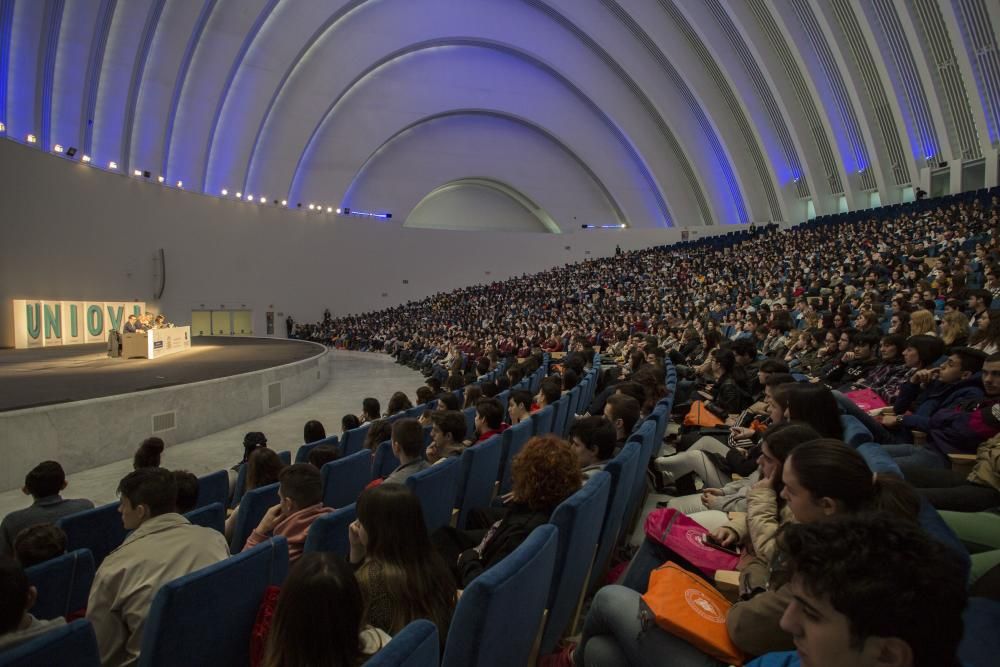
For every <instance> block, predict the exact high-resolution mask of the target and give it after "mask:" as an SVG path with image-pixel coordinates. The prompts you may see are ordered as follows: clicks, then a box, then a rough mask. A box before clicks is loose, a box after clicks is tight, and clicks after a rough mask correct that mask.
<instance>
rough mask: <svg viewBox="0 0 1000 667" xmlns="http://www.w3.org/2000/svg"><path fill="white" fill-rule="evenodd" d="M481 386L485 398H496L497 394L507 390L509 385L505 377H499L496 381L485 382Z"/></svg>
mask: <svg viewBox="0 0 1000 667" xmlns="http://www.w3.org/2000/svg"><path fill="white" fill-rule="evenodd" d="M479 386H480V387H481V388H482V390H483V398H496V397H497V394H499V393H500V392H501V391H505V390H506V389H507V387H508V386H509V385H507V380H506V379H505V378H497V381H496V382H484V383H482V384H481V385H479Z"/></svg>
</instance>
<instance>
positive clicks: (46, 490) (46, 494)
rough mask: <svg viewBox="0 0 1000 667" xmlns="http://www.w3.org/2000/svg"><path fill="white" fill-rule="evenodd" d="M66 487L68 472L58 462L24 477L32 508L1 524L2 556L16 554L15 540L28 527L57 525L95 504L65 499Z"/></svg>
mask: <svg viewBox="0 0 1000 667" xmlns="http://www.w3.org/2000/svg"><path fill="white" fill-rule="evenodd" d="M65 488H66V473H65V472H63V468H62V466H61V465H59V463H57V462H56V461H43V462H41V463H39V464H38V465H36V466H35V467H34V468H32V469H31V471H29V472H28V474H27V475H25V477H24V486H23V487H22V488H21V491H22V493H24V494H25V495H28V496H31V497H32V499H33V502H32V504H31V506H30V507H27V508H25V509H22V510H16V511H14V512H11V513H10V514H8V515H7V516H5V517H4V519H3V522H2V523H0V555H7V556H10V555H13V553H14V538H16V537H17V534H18V533H20V532H21V531H22V530H24V529H25V528H28V527H29V526H34V525H35V524H39V523H55V522H56V521H57V520H59V519H61V518H62V517H64V516H67V515H70V514H75V513H77V512H82V511H83V510H89V509H92V508H93V507H94V503H92V502H90V501H89V500H85V499H83V498H81V499H78V500H63V497H62V496H61V495H59V494H60V492H61V491H62V490H63V489H65Z"/></svg>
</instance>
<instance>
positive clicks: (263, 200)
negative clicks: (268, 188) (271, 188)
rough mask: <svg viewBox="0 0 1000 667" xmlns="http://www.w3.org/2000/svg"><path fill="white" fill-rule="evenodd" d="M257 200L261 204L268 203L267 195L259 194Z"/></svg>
mask: <svg viewBox="0 0 1000 667" xmlns="http://www.w3.org/2000/svg"><path fill="white" fill-rule="evenodd" d="M257 201H259V202H260V203H261V204H265V203H267V195H260V196H258V197H257Z"/></svg>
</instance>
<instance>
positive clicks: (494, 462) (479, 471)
mask: <svg viewBox="0 0 1000 667" xmlns="http://www.w3.org/2000/svg"><path fill="white" fill-rule="evenodd" d="M502 454H503V435H502V434H497V435H493V436H490V437H489V438H487V439H486V440H485V441H484V442H481V443H479V444H478V445H473V446H472V447H469V448H468V449H466V450H465V451H464V452H462V457H461V465H462V472H461V484H460V487H459V491H458V496H457V497H456V500H455V505H456V506H457V507H459V509H460V511H459V514H458V523H456V524H455V525H456V526H457V527H458V528H459V529H462V528H464V527H465V522H466V520H467V519H468V517H469V512H470V511H471V510H473V509H475V508H477V507H489V504H490V500H492V499H493V492H494V490H495V487H496V481H497V470H499V468H500V457H501V455H502Z"/></svg>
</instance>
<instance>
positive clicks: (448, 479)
mask: <svg viewBox="0 0 1000 667" xmlns="http://www.w3.org/2000/svg"><path fill="white" fill-rule="evenodd" d="M461 475H462V462H461V461H460V460H459V459H457V458H450V459H447V460H445V461H442V462H440V463H438V464H437V465H433V466H431V467H430V468H427V469H426V470H421V471H420V472H418V473H415V474H413V475H410V476H409V477H407V478H406V485H407V486H408V487H410V490H412V491H413V494H414V495H415V496H417V498H419V499H420V506H421V508H422V509H423V513H424V522H425V523H426V524H427V530H428V532H431V533H433V532H434V531H435V530H437V529H438V528H440V527H442V526H447V525H448V524H449V523H450V522H451V514H452V510H454V508H455V498H456V496H457V495H458V484H459V480H460V477H461Z"/></svg>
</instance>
